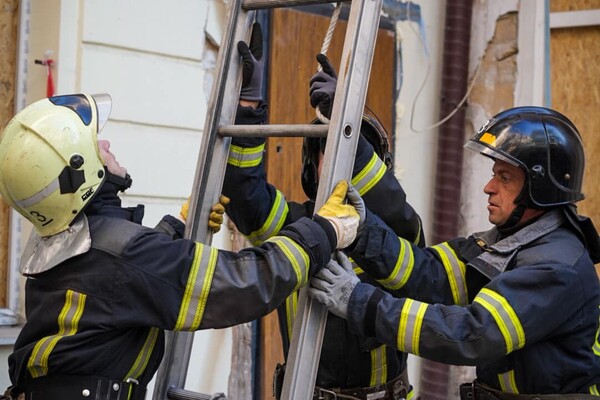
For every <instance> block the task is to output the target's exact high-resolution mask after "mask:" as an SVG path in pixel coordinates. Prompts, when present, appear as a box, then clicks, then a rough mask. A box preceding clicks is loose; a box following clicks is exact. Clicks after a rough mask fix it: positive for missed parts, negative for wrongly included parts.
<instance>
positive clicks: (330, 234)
mask: <svg viewBox="0 0 600 400" xmlns="http://www.w3.org/2000/svg"><path fill="white" fill-rule="evenodd" d="M313 221H315V222H316V223H317V224H319V226H320V227H321V228H323V230H324V231H325V234H326V235H327V239H329V245H330V246H331V248H332V249H335V248H336V247H337V235H336V234H335V229H333V226H332V225H331V222H329V221H327V219H326V218H323V217H321V216H320V215H318V214H315V215H313Z"/></svg>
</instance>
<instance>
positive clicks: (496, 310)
mask: <svg viewBox="0 0 600 400" xmlns="http://www.w3.org/2000/svg"><path fill="white" fill-rule="evenodd" d="M473 302H474V303H479V304H481V305H482V306H483V307H484V308H485V309H486V310H488V312H489V313H490V314H492V317H494V320H495V321H496V324H497V325H498V328H499V329H500V332H501V333H502V336H504V341H505V342H506V354H508V353H510V352H512V351H514V350H518V349H520V348H522V347H523V346H525V332H524V331H523V326H522V325H521V321H520V320H519V317H518V316H517V314H516V313H515V310H513V308H512V307H511V305H510V304H509V303H508V301H507V300H506V299H505V298H504V297H502V296H501V295H500V294H498V293H496V292H494V291H492V290H490V289H487V288H483V289H481V291H480V292H479V293H478V294H477V297H475V300H473Z"/></svg>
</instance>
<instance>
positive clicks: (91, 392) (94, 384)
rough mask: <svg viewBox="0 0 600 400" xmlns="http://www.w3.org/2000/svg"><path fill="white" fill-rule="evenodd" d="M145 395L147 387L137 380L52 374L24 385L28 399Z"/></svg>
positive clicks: (136, 399)
mask: <svg viewBox="0 0 600 400" xmlns="http://www.w3.org/2000/svg"><path fill="white" fill-rule="evenodd" d="M145 395H146V388H145V387H141V386H140V385H138V383H137V381H135V380H131V381H127V382H124V381H122V380H119V379H111V378H104V377H100V376H83V375H82V376H79V375H49V376H43V377H41V378H35V379H32V380H30V381H28V382H27V384H26V385H25V399H26V400H56V399H61V400H85V399H90V400H95V399H102V400H143V399H144V397H145Z"/></svg>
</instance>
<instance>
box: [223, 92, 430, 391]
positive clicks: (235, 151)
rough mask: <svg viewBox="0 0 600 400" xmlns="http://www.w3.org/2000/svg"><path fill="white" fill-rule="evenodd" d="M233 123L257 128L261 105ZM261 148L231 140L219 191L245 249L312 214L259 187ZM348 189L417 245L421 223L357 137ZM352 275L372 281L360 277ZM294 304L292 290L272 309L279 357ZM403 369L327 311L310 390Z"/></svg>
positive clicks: (401, 357)
mask: <svg viewBox="0 0 600 400" xmlns="http://www.w3.org/2000/svg"><path fill="white" fill-rule="evenodd" d="M236 118H237V121H236V123H237V124H256V123H262V122H263V121H265V119H266V105H265V104H264V103H263V104H261V105H260V106H259V107H258V108H257V110H252V109H250V108H245V107H239V108H238V113H237V117H236ZM264 147H265V140H264V138H234V139H233V141H232V146H231V150H230V153H229V159H228V165H227V171H226V175H225V181H224V186H223V194H224V195H226V196H228V197H229V198H230V200H231V202H230V203H229V205H228V206H227V208H226V210H227V214H228V215H229V217H230V218H231V219H232V220H233V221H234V222H235V224H236V226H237V227H238V229H239V230H240V231H241V232H242V233H243V234H244V235H246V237H247V238H248V239H249V240H250V241H251V242H252V243H253V244H256V243H261V242H262V241H264V240H267V239H268V238H269V237H272V236H273V235H276V234H277V233H278V232H279V231H280V230H281V229H283V227H285V226H286V225H287V224H289V223H292V222H294V221H296V220H298V219H299V218H301V217H305V216H310V215H312V214H313V211H314V201H307V202H305V203H304V204H299V203H294V202H287V201H286V199H285V197H284V195H283V194H282V193H281V192H280V191H279V190H277V189H276V188H275V187H273V186H272V185H270V184H269V183H268V182H267V180H266V174H265V169H264V161H263V151H264ZM352 184H353V185H354V186H355V187H356V188H357V190H358V191H359V193H360V194H361V195H362V197H363V199H364V201H365V204H366V205H367V207H368V208H370V209H371V210H373V211H375V212H377V213H378V214H379V215H381V216H382V217H383V219H384V220H385V221H386V222H387V223H388V224H389V225H390V226H392V227H393V228H394V230H395V231H396V232H398V235H399V236H401V237H405V238H407V239H408V240H410V241H414V242H415V243H418V244H419V245H422V244H423V242H424V239H423V233H422V231H421V221H420V219H419V217H418V215H417V214H416V212H415V211H414V210H413V209H412V207H411V206H410V205H409V204H408V203H407V202H406V195H405V193H404V190H403V189H402V187H401V186H400V184H399V182H398V181H397V179H396V178H395V177H394V175H393V173H392V171H389V170H388V169H387V168H386V165H385V164H384V163H383V161H381V159H379V157H378V156H377V155H376V154H375V152H374V151H373V148H372V146H371V145H370V144H369V143H368V142H367V141H366V140H365V139H364V138H362V136H361V140H359V145H358V149H357V154H356V158H355V163H354V171H353V177H352ZM360 276H361V279H363V280H366V281H369V282H371V283H373V284H377V283H376V282H375V281H373V280H371V279H370V278H368V277H367V276H366V274H361V275H360ZM297 300H298V293H295V294H294V295H293V296H290V297H289V298H288V299H287V300H286V302H285V304H284V305H283V306H282V307H279V308H278V316H279V324H280V331H281V335H282V340H283V348H284V349H283V351H284V355H285V357H286V358H287V352H288V349H289V342H290V341H289V338H290V336H291V331H292V322H293V320H294V317H295V315H296V306H297ZM405 366H406V355H405V354H402V353H399V352H398V351H397V350H396V349H394V348H390V347H388V346H383V345H382V344H381V343H380V342H379V341H377V340H374V339H373V338H367V337H364V336H359V335H355V334H352V333H350V332H349V331H348V326H347V322H346V321H345V320H343V319H341V318H339V317H337V316H335V315H333V314H329V315H328V317H327V325H326V329H325V333H324V337H323V345H322V350H321V357H320V361H319V368H318V372H317V381H316V384H317V386H321V387H324V388H332V387H341V388H349V387H369V386H374V385H379V384H382V383H385V382H388V381H389V380H391V379H393V378H395V377H397V376H398V375H399V374H400V373H401V372H402V370H403V369H404V368H405Z"/></svg>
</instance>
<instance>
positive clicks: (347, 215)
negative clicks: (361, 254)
mask: <svg viewBox="0 0 600 400" xmlns="http://www.w3.org/2000/svg"><path fill="white" fill-rule="evenodd" d="M347 194H349V196H348V200H350V204H344V198H345V197H346V195H347ZM361 210H362V211H361ZM361 213H362V217H361ZM317 214H318V215H320V216H321V217H323V218H325V219H327V221H329V222H330V223H331V225H332V226H333V229H334V230H335V234H336V237H337V245H336V248H337V249H343V248H345V247H348V246H350V244H351V243H352V242H353V241H354V239H355V238H356V234H357V231H358V228H359V226H360V223H361V221H362V222H364V220H365V215H366V211H365V203H364V202H363V200H362V198H361V197H360V195H359V194H358V191H356V189H354V187H352V189H349V188H348V182H347V181H345V180H343V181H340V182H338V184H337V185H336V186H335V188H334V189H333V192H332V193H331V196H330V197H329V199H327V201H326V202H325V204H323V206H322V207H321V208H320V209H319V211H317Z"/></svg>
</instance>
